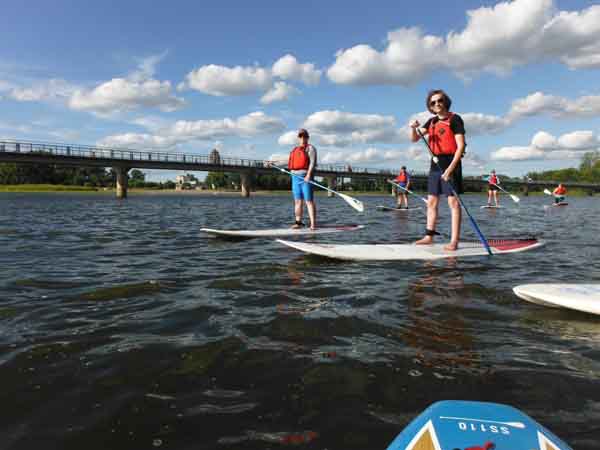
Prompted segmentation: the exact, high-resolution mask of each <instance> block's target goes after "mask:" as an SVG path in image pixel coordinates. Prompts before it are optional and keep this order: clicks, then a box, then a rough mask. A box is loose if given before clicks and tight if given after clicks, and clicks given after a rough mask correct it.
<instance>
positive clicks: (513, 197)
mask: <svg viewBox="0 0 600 450" xmlns="http://www.w3.org/2000/svg"><path fill="white" fill-rule="evenodd" d="M490 184H491V185H492V186H496V187H497V188H498V189H500V190H501V191H502V192H504V193H505V194H508V196H509V197H510V198H511V199H512V200H513V201H514V202H518V201H519V197H517V196H516V195H513V194H511V193H510V192H508V191H507V190H506V189H504V188H502V187H500V186H498V185H497V184H496V183H490Z"/></svg>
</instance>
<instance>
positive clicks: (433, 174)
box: [427, 155, 463, 196]
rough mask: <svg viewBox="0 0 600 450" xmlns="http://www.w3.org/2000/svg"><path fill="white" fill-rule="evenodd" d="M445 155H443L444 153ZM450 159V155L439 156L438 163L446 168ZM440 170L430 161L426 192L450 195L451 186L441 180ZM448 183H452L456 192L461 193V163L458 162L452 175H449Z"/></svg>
mask: <svg viewBox="0 0 600 450" xmlns="http://www.w3.org/2000/svg"><path fill="white" fill-rule="evenodd" d="M444 156H445V155H444ZM451 161H452V156H449V157H446V158H443V157H440V161H439V163H440V165H441V166H442V168H443V169H445V168H447V167H448V166H449V165H450V162H451ZM442 173H443V172H442V171H441V170H439V169H438V168H437V166H436V165H434V163H433V162H432V163H431V167H430V168H429V178H428V179H427V192H428V193H429V194H430V195H437V196H440V195H447V196H452V195H454V194H453V193H452V188H451V187H450V185H449V184H448V182H446V181H444V180H442ZM449 181H450V183H452V187H453V188H454V190H455V191H456V193H457V194H462V193H463V183H462V164H461V163H458V165H457V166H456V168H455V169H454V172H452V176H451V177H450V180H449Z"/></svg>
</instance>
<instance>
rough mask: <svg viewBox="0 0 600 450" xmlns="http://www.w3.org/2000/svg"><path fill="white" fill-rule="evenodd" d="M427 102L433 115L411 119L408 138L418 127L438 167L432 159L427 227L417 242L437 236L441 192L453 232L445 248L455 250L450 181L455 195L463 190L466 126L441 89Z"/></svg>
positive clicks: (455, 205) (457, 212) (457, 214)
mask: <svg viewBox="0 0 600 450" xmlns="http://www.w3.org/2000/svg"><path fill="white" fill-rule="evenodd" d="M426 105H427V109H428V111H429V112H430V113H432V114H434V116H433V117H431V118H430V119H429V120H428V121H427V122H426V123H425V125H423V126H421V124H420V123H419V121H418V120H413V121H412V122H411V123H410V126H411V139H412V141H413V142H417V141H418V140H419V139H420V136H419V134H418V133H417V131H416V130H417V128H420V131H421V134H423V135H427V136H428V139H429V146H430V147H431V151H432V152H433V154H434V155H435V156H437V158H438V164H439V167H438V165H436V164H435V163H434V162H433V160H432V161H431V166H430V168H429V179H428V181H427V189H428V193H429V195H428V197H427V228H426V230H425V236H424V237H423V238H422V239H420V240H418V241H417V242H416V244H421V245H428V244H432V243H433V238H434V236H435V235H436V231H435V227H436V223H437V216H438V205H439V199H440V195H441V194H444V195H446V196H447V197H448V206H449V207H450V211H451V215H452V235H451V238H450V243H449V244H448V245H446V246H445V247H444V249H446V250H450V251H454V250H456V249H457V248H458V242H459V240H460V222H461V209H460V203H459V202H458V199H457V198H456V197H455V196H454V194H453V193H452V189H451V187H450V185H449V183H452V186H453V187H454V190H455V191H456V193H457V194H461V193H462V192H463V186H462V165H461V158H462V156H463V154H464V151H465V147H466V143H465V125H464V122H463V120H462V119H461V117H460V116H459V115H458V114H455V113H452V112H450V106H451V105H452V100H451V99H450V97H448V95H447V94H446V93H445V92H444V91H442V90H434V91H430V92H429V94H428V95H427V100H426ZM440 168H441V170H440Z"/></svg>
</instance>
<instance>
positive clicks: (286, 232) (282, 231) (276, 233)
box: [200, 225, 365, 238]
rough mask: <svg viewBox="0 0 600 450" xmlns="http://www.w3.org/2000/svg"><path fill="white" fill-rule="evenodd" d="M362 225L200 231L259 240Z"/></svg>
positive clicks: (330, 231)
mask: <svg viewBox="0 0 600 450" xmlns="http://www.w3.org/2000/svg"><path fill="white" fill-rule="evenodd" d="M364 227H365V226H364V225H339V226H322V227H318V228H317V229H316V230H311V229H310V228H274V229H268V230H215V229H213V228H200V231H203V232H204V233H208V234H211V235H213V236H224V237H234V238H235V237H237V238H259V237H284V236H314V235H317V234H329V233H343V232H345V231H356V230H360V229H361V228H364Z"/></svg>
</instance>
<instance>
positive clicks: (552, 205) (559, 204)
mask: <svg viewBox="0 0 600 450" xmlns="http://www.w3.org/2000/svg"><path fill="white" fill-rule="evenodd" d="M568 205H569V203H568V202H560V203H552V204H551V205H544V208H554V207H556V206H568Z"/></svg>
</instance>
